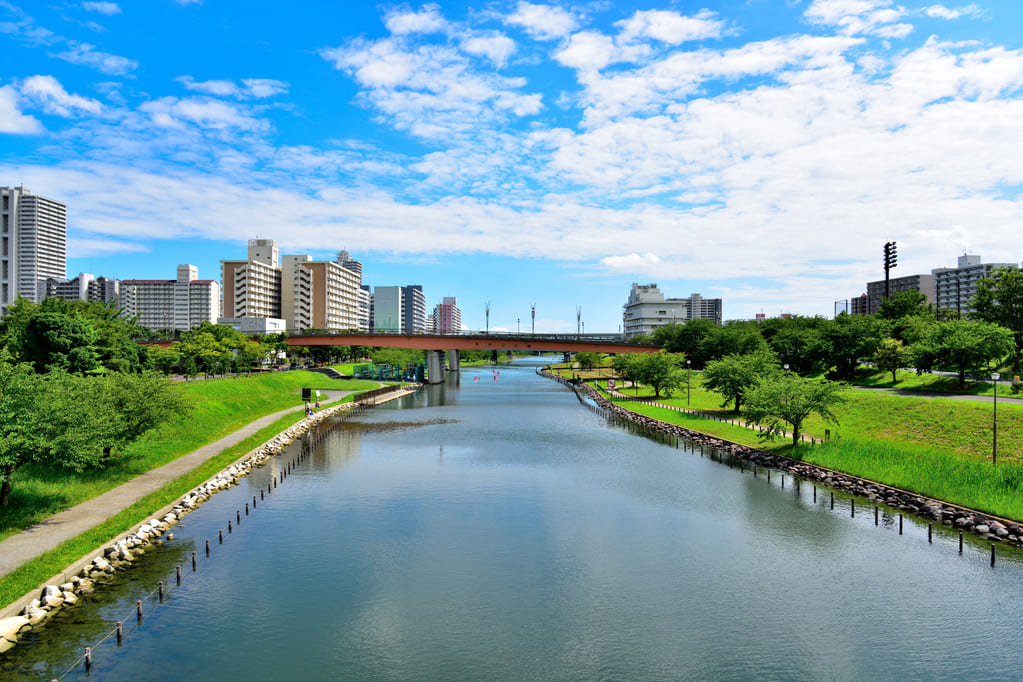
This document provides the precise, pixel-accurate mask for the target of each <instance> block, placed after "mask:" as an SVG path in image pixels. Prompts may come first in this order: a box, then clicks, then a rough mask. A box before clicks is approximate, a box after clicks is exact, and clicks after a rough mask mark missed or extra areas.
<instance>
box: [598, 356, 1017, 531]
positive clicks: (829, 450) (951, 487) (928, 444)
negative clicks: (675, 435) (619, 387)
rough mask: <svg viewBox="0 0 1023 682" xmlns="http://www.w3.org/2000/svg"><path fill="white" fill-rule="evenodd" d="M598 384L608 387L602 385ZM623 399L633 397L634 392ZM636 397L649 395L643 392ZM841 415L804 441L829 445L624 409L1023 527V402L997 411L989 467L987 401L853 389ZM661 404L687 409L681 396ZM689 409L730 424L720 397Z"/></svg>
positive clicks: (701, 394)
mask: <svg viewBox="0 0 1023 682" xmlns="http://www.w3.org/2000/svg"><path fill="white" fill-rule="evenodd" d="M599 383H600V384H601V386H603V385H604V382H603V381H600V382H599ZM625 393H626V394H627V395H629V396H633V395H634V394H636V392H635V391H634V390H633V389H632V388H631V387H630V388H628V389H627V390H626V391H625ZM638 396H639V397H640V398H648V399H652V396H653V391H652V390H650V389H648V388H646V387H639V391H638ZM846 397H847V402H846V404H845V405H843V406H842V407H841V408H840V409H839V412H838V414H839V419H840V424H839V425H837V426H836V425H829V424H825V423H823V422H822V421H821V420H820V419H819V418H816V417H814V418H812V419H810V420H808V422H807V423H806V424H805V425H804V430H805V433H806V434H807V435H812V436H815V437H817V438H824V437H825V429H830V430H831V440H830V442H828V443H826V444H824V445H817V446H810V445H801V446H799V447H798V448H794V447H793V446H792V445H791V443H790V442H789V441H785V440H774V441H768V442H766V443H764V442H762V441H760V439H759V437H758V436H757V433H756V432H755V431H754V430H752V429H746V428H744V427H741V426H732V425H729V424H725V423H721V422H717V421H714V420H711V419H706V418H702V417H696V416H689V415H684V414H679V413H677V412H674V411H671V410H664V409H661V408H657V407H654V406H652V405H645V404H643V403H641V402H632V401H621V402H620V404H621V405H622V406H623V407H625V408H627V409H631V410H634V411H636V412H638V413H641V414H646V415H648V416H651V417H655V418H657V419H661V420H663V421H667V422H671V423H675V424H679V425H681V426H684V427H686V428H689V429H693V430H695V431H700V432H702V433H708V434H711V435H715V436H718V437H721V438H725V439H727V440H731V441H733V442H737V443H742V444H745V445H752V446H756V447H760V448H763V449H765V450H770V451H772V452H778V453H779V454H784V455H787V456H790V457H794V458H797V459H801V460H804V461H807V462H811V463H814V464H819V465H821V466H826V467H829V468H831V469H836V470H839V471H843V472H846V473H849V474H852V475H854V476H859V477H862V478H867V479H870V480H874V481H878V482H880V483H885V484H887V485H892V486H896V487H899V488H904V489H906V490H911V491H914V492H917V493H919V494H921V495H926V496H928V497H933V498H937V499H941V500H945V501H947V502H951V503H954V504H959V505H962V506H965V507H970V508H973V509H978V510H981V511H984V512H987V513H990V514H995V515H998V516H1003V517H1007V518H1011V519H1015V520H1017V521H1023V458H1021V456H1020V453H1021V451H1023V405H1020V404H1018V403H1015V402H1009V401H1006V402H1004V403H1003V402H1001V401H999V405H998V466H997V467H995V466H992V464H991V457H992V441H993V438H992V436H993V432H992V431H993V430H992V425H993V414H992V412H993V411H992V405H991V403H990V402H974V401H966V400H955V399H952V398H923V397H912V396H906V395H891V394H887V393H881V392H873V391H865V390H857V389H852V388H850V389H849V390H848V391H847V393H846ZM658 402H661V403H664V404H667V405H675V406H679V407H686V406H687V400H686V396H685V394H684V392H682V395H681V397H679V396H676V397H674V398H668V399H665V398H662V399H660V400H659V401H658ZM689 402H690V405H689V406H690V407H692V409H695V410H699V411H701V412H704V413H707V414H711V415H715V416H722V417H734V416H735V415H734V413H733V412H732V411H731V410H730V409H728V408H724V407H722V406H721V404H720V397H719V396H718V395H717V394H713V393H710V392H708V391H705V390H704V389H702V388H701V387H698V386H697V385H696V379H695V376H694V385H693V392H692V396H691V397H690V401H689Z"/></svg>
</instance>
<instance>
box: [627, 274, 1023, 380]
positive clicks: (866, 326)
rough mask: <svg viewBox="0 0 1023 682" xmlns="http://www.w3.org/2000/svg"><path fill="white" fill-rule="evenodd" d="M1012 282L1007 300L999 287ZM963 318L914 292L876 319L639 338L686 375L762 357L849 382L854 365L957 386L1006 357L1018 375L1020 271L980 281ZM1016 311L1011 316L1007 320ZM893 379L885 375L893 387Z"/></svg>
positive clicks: (702, 325) (798, 321)
mask: <svg viewBox="0 0 1023 682" xmlns="http://www.w3.org/2000/svg"><path fill="white" fill-rule="evenodd" d="M1016 280H1019V287H1020V292H1019V294H1018V297H1013V296H1012V295H1010V294H1009V293H1007V292H1006V291H1004V288H1005V287H1006V286H1007V283H1008V282H1010V281H1011V282H1016ZM974 305H975V306H976V308H977V312H975V313H974V314H973V315H971V319H958V318H956V317H954V316H953V317H952V318H951V319H949V316H948V315H945V314H940V315H939V314H938V313H937V312H936V311H934V310H933V309H932V308H931V307H930V306H929V305H928V304H927V302H926V299H925V297H924V296H923V295H922V294H920V293H918V292H899V293H897V294H895V295H894V296H892V297H891V298H890V299H887V300H885V301H884V303H883V304H882V306H881V310H880V311H879V312H878V314H876V315H848V314H846V313H840V314H839V315H837V316H836V317H835V318H834V319H830V320H829V319H825V318H823V317H799V316H796V317H791V318H772V319H769V320H764V321H762V322H751V321H734V322H728V323H726V324H724V325H720V326H718V325H715V324H713V323H712V322H711V321H709V320H691V321H689V322H687V323H685V324H673V325H668V326H665V327H661V328H659V329H656V330H654V333H653V335H652V336H651V337H650V338H649V339H647V340H648V341H649V342H651V343H655V344H658V345H660V346H662V347H663V348H664V349H665V350H667V351H669V352H672V353H683V354H685V356H686V357H687V358H688V359H690V360H691V362H692V365H693V367H694V368H699V369H702V368H704V367H707V366H708V365H709V363H711V362H714V361H717V360H721V359H722V358H725V357H728V356H745V355H756V354H758V353H763V352H766V351H770V352H771V353H773V354H774V355H775V356H776V357H777V358H778V360H779V361H780V362H781V363H783V364H785V365H788V367H789V368H790V369H792V370H793V371H795V372H797V373H799V374H804V375H805V374H814V373H824V374H827V375H829V376H830V377H832V378H836V379H842V380H851V379H853V378H854V377H855V373H856V370H857V368H858V367H859V366H860V364H861V363H862V361H864V360H868V361H877V362H878V364H879V366H880V367H882V369H884V370H886V371H892V372H895V371H896V370H897V369H902V368H910V367H911V368H916V369H917V370H918V371H922V372H930V371H934V370H939V369H940V370H954V371H956V372H957V373H958V374H959V378H960V381H961V382H964V381H965V379H966V375H967V374H969V373H972V372H979V371H983V370H985V369H986V368H988V367H990V366H993V365H995V366H996V365H999V364H1001V362H1002V360H1004V359H1005V358H1006V357H1008V356H1009V354H1010V353H1011V354H1012V357H1013V367H1014V369H1015V372H1016V373H1017V374H1018V373H1019V366H1018V363H1019V360H1020V344H1021V340H1023V271H1019V270H1001V271H998V272H996V276H995V277H992V278H990V279H989V280H983V281H982V284H981V286H980V287H979V293H978V295H977V297H976V298H975V299H974ZM1017 308H1019V309H1020V312H1019V313H1018V315H1017V314H1016V313H1014V312H1013V311H1015V310H1016V309H1017ZM894 379H895V374H894V373H893V381H894Z"/></svg>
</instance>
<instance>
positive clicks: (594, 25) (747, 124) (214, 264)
mask: <svg viewBox="0 0 1023 682" xmlns="http://www.w3.org/2000/svg"><path fill="white" fill-rule="evenodd" d="M1021 27H1023V3H1020V2H1019V1H1018V0H977V1H975V2H969V3H967V2H958V3H950V4H948V3H946V4H940V3H935V2H929V1H926V0H925V1H923V2H915V1H907V2H896V1H894V0H717V1H714V0H707V1H705V2H697V3H691V2H664V3H659V4H655V3H624V2H617V3H612V2H592V3H588V4H574V3H573V4H543V3H532V2H517V1H516V2H494V3H486V4H463V3H442V4H429V3H428V4H379V5H360V4H359V3H338V2H327V1H326V0H293V1H292V2H289V3H279V2H273V3H270V2H264V1H263V0H248V1H247V2H245V3H237V2H224V1H223V0H202V1H195V0H191V1H184V0H177V1H175V0H120V1H118V2H107V1H94V0H93V1H80V0H55V1H51V0H30V1H29V0H0V185H21V184H24V186H25V187H27V188H29V189H30V190H32V191H34V192H35V193H37V194H42V195H44V196H50V197H53V198H56V199H59V200H61V201H64V202H65V203H67V204H68V207H69V247H68V249H69V254H68V255H69V260H68V270H69V273H70V274H71V275H72V276H73V275H74V274H75V273H77V272H83V271H84V272H92V273H94V274H97V275H106V276H115V277H120V278H165V279H169V278H171V277H173V276H174V268H175V266H176V265H177V264H178V263H185V262H187V263H193V264H195V265H197V266H198V267H199V274H200V277H202V278H210V279H212V278H219V261H220V260H221V259H238V258H244V256H245V251H246V242H247V240H248V239H250V238H254V237H264V238H273V239H276V240H277V241H278V242H279V243H280V246H281V251H282V253H310V254H312V255H313V256H314V257H316V258H333V257H334V254H335V253H336V252H337V251H339V250H341V249H347V250H349V251H350V252H351V253H352V254H353V255H355V257H356V258H358V259H359V260H361V261H362V262H363V266H364V281H365V282H366V283H367V284H370V285H374V286H388V285H395V284H422V285H423V286H424V290H425V293H426V295H427V300H428V304H429V305H431V306H432V305H433V304H434V303H436V302H438V301H439V300H440V299H441V298H442V297H443V296H456V297H457V298H458V301H459V305H460V307H461V308H462V311H463V312H462V314H463V321H464V323H465V325H466V326H468V327H469V328H482V327H483V326H484V324H485V322H484V304H485V302H486V301H490V306H491V314H490V327H491V329H510V330H514V329H515V327H516V325H517V324H521V327H522V329H527V328H528V325H529V322H528V320H529V316H530V304H532V303H535V304H536V319H537V322H536V328H537V330H538V331H569V330H574V329H575V328H576V310H577V306H581V308H582V317H583V321H584V323H585V324H586V329H587V331H593V332H597V331H617V330H618V328H619V325H620V323H621V319H620V318H621V305H622V304H623V303H624V302H625V299H626V297H627V295H628V291H629V288H630V284H631V283H632V282H634V281H636V282H640V283H644V284H645V283H649V282H656V283H658V284H659V285H660V288H661V290H662V291H664V292H665V293H666V294H667V295H669V296H680V297H684V296H688V295H689V294H690V293H693V292H699V293H701V294H703V295H704V296H706V297H713V296H720V297H722V298H723V299H724V307H725V317H726V318H728V319H734V318H749V317H753V316H754V315H755V314H756V313H758V312H764V313H766V314H767V315H768V316H773V315H777V314H778V313H781V312H790V313H798V314H808V315H812V314H823V315H829V316H830V315H831V314H832V313H833V310H834V301H836V300H840V299H847V298H849V297H851V296H853V295H856V294H858V293H861V292H862V291H863V290H864V288H865V282H866V281H868V280H873V279H880V278H882V277H883V271H882V269H881V249H882V245H883V244H884V242H886V241H890V240H895V241H897V242H898V244H899V265H898V268H897V269H896V270H894V271H893V276H895V275H908V274H914V273H920V272H929V271H930V270H931V269H932V268H935V267H948V266H953V265H954V264H955V259H956V256H958V255H959V254H961V253H963V252H967V251H968V252H970V253H975V254H980V255H981V256H982V257H983V258H984V260H985V261H996V262H1003V261H1008V262H1018V261H1020V260H1021V259H1023V230H1020V229H1019V228H1020V226H1021V225H1023V193H1021V191H1023V190H1021V187H1023V163H1021V159H1023V45H1021V43H1023V32H1021V31H1020V28H1021ZM519 320H521V322H518V321H519Z"/></svg>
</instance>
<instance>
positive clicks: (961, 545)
mask: <svg viewBox="0 0 1023 682" xmlns="http://www.w3.org/2000/svg"><path fill="white" fill-rule="evenodd" d="M959 553H960V554H962V553H963V534H962V533H960V534H959Z"/></svg>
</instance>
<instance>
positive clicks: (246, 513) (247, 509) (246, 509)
mask: <svg viewBox="0 0 1023 682" xmlns="http://www.w3.org/2000/svg"><path fill="white" fill-rule="evenodd" d="M245 515H246V516H248V515H249V503H248V502H246V503H245Z"/></svg>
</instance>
